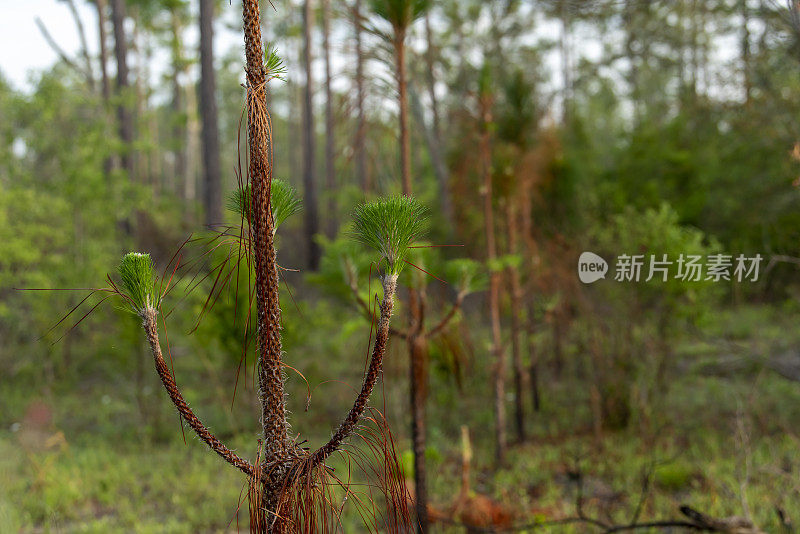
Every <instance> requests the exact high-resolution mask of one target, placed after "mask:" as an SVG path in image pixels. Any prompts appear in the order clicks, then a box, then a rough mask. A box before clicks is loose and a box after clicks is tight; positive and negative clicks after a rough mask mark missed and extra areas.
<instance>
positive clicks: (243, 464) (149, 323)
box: [141, 308, 253, 475]
mask: <svg viewBox="0 0 800 534" xmlns="http://www.w3.org/2000/svg"><path fill="white" fill-rule="evenodd" d="M157 313H158V312H156V310H155V309H153V308H145V309H144V310H142V313H141V317H142V326H143V327H144V331H145V334H146V335H147V341H148V343H150V350H151V351H152V352H153V360H154V363H155V366H156V372H157V373H158V376H159V378H161V383H162V384H164V389H166V390H167V394H168V395H169V398H170V399H171V400H172V404H174V405H175V408H177V410H178V413H179V414H180V415H181V417H182V418H183V419H185V420H186V422H187V423H189V426H190V427H192V430H194V431H195V432H196V433H197V435H198V436H200V439H202V440H203V441H204V442H206V444H207V445H208V446H209V447H211V450H213V451H214V452H216V453H217V454H219V455H220V456H222V458H224V459H225V461H226V462H228V463H229V464H231V465H233V466H234V467H237V468H238V469H240V470H241V471H243V472H244V473H246V474H247V475H252V473H253V466H252V465H250V463H249V462H248V461H247V460H244V459H243V458H240V457H239V456H237V455H236V453H234V452H233V451H231V450H230V449H228V448H227V447H226V446H225V445H223V444H222V442H221V441H220V440H219V439H217V437H216V436H214V434H212V433H211V431H210V430H208V428H206V426H205V425H204V424H203V422H202V421H200V419H198V418H197V416H196V415H195V414H194V412H192V409H191V408H189V405H188V404H186V401H185V400H184V399H183V395H181V392H180V390H179V389H178V385H177V384H176V383H175V378H174V377H173V376H172V373H170V371H169V367H167V362H166V361H164V357H163V356H162V354H161V344H160V343H159V341H158V324H157V322H156V316H157Z"/></svg>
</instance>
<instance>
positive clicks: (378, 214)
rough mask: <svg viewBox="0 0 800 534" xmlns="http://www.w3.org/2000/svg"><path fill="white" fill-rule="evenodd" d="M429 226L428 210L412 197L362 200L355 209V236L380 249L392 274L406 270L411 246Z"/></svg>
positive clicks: (395, 196)
mask: <svg viewBox="0 0 800 534" xmlns="http://www.w3.org/2000/svg"><path fill="white" fill-rule="evenodd" d="M426 226H427V210H426V208H425V207H424V206H423V205H422V204H420V203H419V202H418V201H417V200H415V199H414V198H411V197H407V196H402V195H394V196H391V197H388V198H382V199H378V200H375V201H373V202H367V203H365V204H361V205H360V206H358V207H357V208H356V209H355V212H354V213H353V230H352V233H353V237H355V238H356V239H357V240H358V241H360V242H362V243H364V244H365V245H367V246H368V247H371V248H373V249H375V250H376V251H378V253H380V255H381V259H382V261H385V262H386V268H387V270H388V272H389V273H390V274H395V275H396V274H399V273H400V271H402V270H403V264H404V260H405V258H406V255H407V254H408V251H409V247H410V246H411V245H412V244H414V243H415V242H417V241H418V240H419V238H420V237H421V236H422V234H423V232H424V231H425V229H426Z"/></svg>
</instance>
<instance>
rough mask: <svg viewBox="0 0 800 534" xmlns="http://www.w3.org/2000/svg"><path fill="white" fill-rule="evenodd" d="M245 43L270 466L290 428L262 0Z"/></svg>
mask: <svg viewBox="0 0 800 534" xmlns="http://www.w3.org/2000/svg"><path fill="white" fill-rule="evenodd" d="M242 5H243V8H242V9H243V19H244V36H245V37H244V40H245V54H246V56H247V126H248V142H249V148H250V166H249V169H248V173H249V180H250V187H251V190H252V205H251V209H250V218H251V220H250V228H251V233H252V235H251V240H252V243H251V250H252V253H253V256H254V260H255V273H256V302H257V304H256V305H257V309H258V362H259V368H258V386H259V397H260V400H261V424H262V426H263V430H264V457H265V458H266V459H267V462H266V463H269V462H281V461H286V460H287V459H288V457H289V451H290V450H291V449H290V447H289V440H288V423H287V421H286V403H285V399H284V384H283V382H284V377H283V372H282V369H281V334H280V324H281V308H280V302H279V300H278V271H277V264H276V262H275V245H274V242H273V228H274V221H273V218H272V212H271V210H270V187H271V185H272V126H271V122H270V118H269V114H268V113H267V103H266V87H265V86H266V72H265V71H264V59H263V58H264V51H263V49H262V46H261V26H260V24H259V19H260V16H259V8H258V0H244V2H243V3H242Z"/></svg>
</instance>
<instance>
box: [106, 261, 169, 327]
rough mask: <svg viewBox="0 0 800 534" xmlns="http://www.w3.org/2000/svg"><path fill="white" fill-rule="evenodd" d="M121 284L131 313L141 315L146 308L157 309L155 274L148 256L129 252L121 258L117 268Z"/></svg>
mask: <svg viewBox="0 0 800 534" xmlns="http://www.w3.org/2000/svg"><path fill="white" fill-rule="evenodd" d="M117 272H118V273H119V277H120V281H121V283H122V289H123V294H124V295H125V296H126V297H127V299H128V300H129V302H130V304H131V306H132V307H133V311H134V312H135V313H137V314H138V313H141V311H142V310H144V309H146V308H158V305H159V300H160V299H159V298H158V297H157V292H156V287H155V286H156V273H155V268H154V267H153V260H152V258H150V254H142V253H139V252H131V253H129V254H126V255H125V256H123V258H122V261H121V262H120V264H119V267H118V268H117Z"/></svg>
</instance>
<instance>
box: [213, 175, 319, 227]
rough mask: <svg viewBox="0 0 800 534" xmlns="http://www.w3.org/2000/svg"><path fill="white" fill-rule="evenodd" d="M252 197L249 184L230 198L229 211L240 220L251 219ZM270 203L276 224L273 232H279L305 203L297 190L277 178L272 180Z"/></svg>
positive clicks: (228, 202)
mask: <svg viewBox="0 0 800 534" xmlns="http://www.w3.org/2000/svg"><path fill="white" fill-rule="evenodd" d="M251 196H252V195H251V193H250V185H249V184H248V185H247V186H245V187H244V189H237V190H235V191H233V192H232V193H231V194H230V195H229V196H228V200H227V206H228V209H229V210H230V211H232V212H234V213H236V214H237V215H239V217H240V218H241V217H244V218H245V219H249V214H250V206H251V205H252V200H251ZM270 203H271V204H272V217H273V219H274V222H275V227H274V229H273V232H277V231H278V227H279V226H280V225H281V224H283V222H284V221H285V220H286V219H288V218H289V217H291V216H292V215H294V214H295V213H297V212H299V211H300V210H302V209H303V201H302V200H301V199H300V195H298V194H297V190H296V189H295V188H294V187H292V186H290V185H289V184H288V183H286V182H284V181H283V180H279V179H277V178H273V180H272V189H271V192H270Z"/></svg>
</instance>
